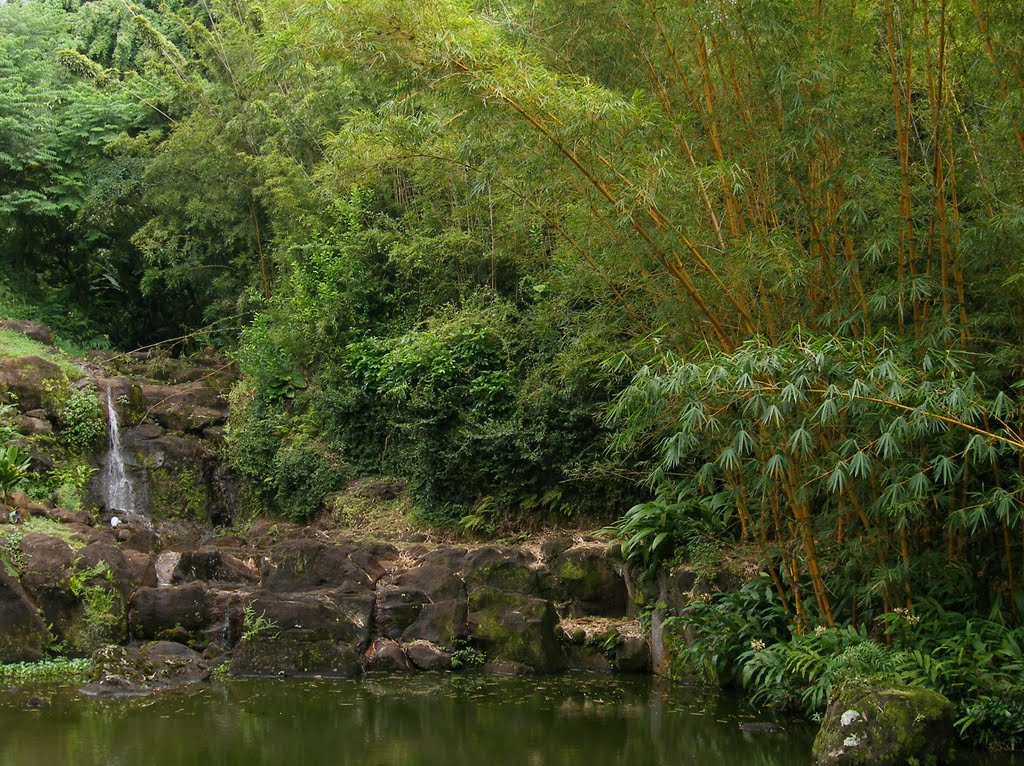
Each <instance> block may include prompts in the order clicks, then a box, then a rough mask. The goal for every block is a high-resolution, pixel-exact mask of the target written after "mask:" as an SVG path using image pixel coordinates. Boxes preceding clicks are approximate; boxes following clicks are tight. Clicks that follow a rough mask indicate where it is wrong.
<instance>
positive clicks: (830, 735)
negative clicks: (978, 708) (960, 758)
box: [813, 687, 955, 766]
mask: <svg viewBox="0 0 1024 766" xmlns="http://www.w3.org/2000/svg"><path fill="white" fill-rule="evenodd" d="M953 718H954V716H953V704H952V703H951V702H950V701H949V700H948V699H946V698H945V697H943V696H942V695H941V694H937V693H935V692H933V691H929V690H927V689H921V688H915V687H903V688H891V689H865V688H856V687H855V688H851V689H848V690H846V691H844V692H843V693H841V694H840V695H839V696H838V697H837V698H836V699H835V700H834V701H833V702H832V703H831V704H830V705H829V707H828V712H827V713H826V714H825V719H824V720H823V721H822V724H821V729H820V730H819V731H818V736H817V737H816V738H815V740H814V749H813V755H814V763H815V764H816V766H860V765H861V764H871V765H872V766H897V765H898V764H906V763H936V762H940V763H941V762H945V761H946V760H947V759H949V758H950V757H951V752H952V748H953V744H954V742H955V731H954V728H953Z"/></svg>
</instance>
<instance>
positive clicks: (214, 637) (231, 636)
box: [206, 590, 252, 653]
mask: <svg viewBox="0 0 1024 766" xmlns="http://www.w3.org/2000/svg"><path fill="white" fill-rule="evenodd" d="M251 598H252V597H251V594H249V593H247V592H245V591H240V590H209V591H207V592H206V608H207V613H208V616H209V620H208V627H207V629H206V635H207V638H208V640H209V645H208V647H207V651H208V652H216V651H217V650H218V648H219V651H220V653H223V652H225V651H228V650H229V649H231V647H233V646H234V645H235V644H236V643H238V641H239V639H241V637H242V635H243V634H244V633H245V630H246V625H245V607H246V604H248V603H249V601H250V600H251ZM211 647H212V649H211Z"/></svg>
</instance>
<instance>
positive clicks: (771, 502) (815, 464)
mask: <svg viewBox="0 0 1024 766" xmlns="http://www.w3.org/2000/svg"><path fill="white" fill-rule="evenodd" d="M912 353H913V352H912V351H910V350H908V349H907V348H906V347H904V346H901V345H900V344H898V343H897V342H896V341H895V340H894V339H893V338H892V337H890V336H888V335H885V334H882V335H880V336H879V337H877V338H874V339H861V340H859V341H856V342H854V341H849V340H845V339H840V338H836V337H832V336H823V337H813V336H811V337H809V336H807V335H806V334H804V333H800V332H794V333H793V334H792V335H791V336H790V337H789V338H788V339H787V341H786V342H785V343H774V344H770V343H768V342H766V341H763V340H754V341H750V342H748V343H746V344H744V345H743V346H741V347H740V348H739V349H737V350H736V351H735V352H733V353H729V354H726V353H721V354H715V355H712V356H710V357H708V358H698V359H695V360H693V361H689V360H683V359H679V358H676V357H674V356H672V355H671V354H669V355H666V356H665V358H664V360H663V365H662V366H661V368H660V369H655V368H654V367H645V368H643V369H642V370H641V371H640V372H639V373H638V374H637V375H636V377H635V379H634V381H633V384H632V385H631V386H630V387H629V388H628V389H627V390H626V391H625V392H624V393H623V394H622V396H621V397H620V398H619V399H618V401H617V402H616V404H615V406H614V408H613V410H612V413H611V417H612V419H613V421H614V422H615V423H617V424H618V425H619V429H620V430H619V433H618V435H617V437H616V438H617V441H616V446H617V447H618V448H619V449H620V450H622V451H624V452H626V453H633V454H638V455H652V453H653V455H652V459H651V460H650V462H649V466H650V473H649V481H650V482H651V484H652V486H653V487H654V489H655V492H656V494H657V500H655V501H654V503H652V504H648V505H642V506H638V507H637V508H635V509H633V510H632V511H631V512H630V513H629V514H628V515H627V516H626V517H625V518H624V519H623V520H622V521H621V522H620V523H619V525H618V526H617V528H616V530H615V531H616V532H617V534H618V535H619V536H620V538H621V539H623V541H624V544H625V547H626V548H627V550H628V551H629V552H630V553H633V552H634V550H637V549H639V550H641V551H643V550H646V551H647V552H648V554H649V552H650V549H651V548H653V547H654V542H655V541H658V542H659V543H661V544H664V543H663V541H665V540H669V541H672V542H675V543H679V542H682V541H683V536H684V530H685V529H686V528H687V527H686V525H687V524H688V525H690V526H693V525H698V524H699V525H703V527H704V528H705V529H707V530H708V536H709V537H710V538H712V539H717V540H721V541H729V540H731V539H735V538H736V537H737V536H739V537H745V538H746V539H747V540H750V541H752V542H753V543H755V544H756V545H757V546H758V548H759V550H760V552H761V555H762V563H763V565H764V566H766V567H771V568H773V569H777V570H779V571H780V572H786V571H788V570H792V568H793V567H792V565H793V562H794V561H795V562H796V564H797V566H798V568H799V570H801V571H804V572H808V574H809V577H810V583H809V585H810V591H811V593H812V594H813V603H811V604H810V605H808V604H807V603H806V602H805V603H804V608H805V609H807V610H812V609H813V610H815V613H816V614H817V615H818V619H820V621H821V622H822V623H824V624H826V625H828V624H830V622H831V621H833V620H835V619H836V618H838V617H840V615H841V614H842V612H841V611H840V610H843V609H850V608H851V607H852V605H853V604H856V607H857V609H858V611H859V612H860V614H861V616H862V618H863V617H864V616H865V615H871V614H881V613H882V612H888V611H891V607H893V606H895V604H894V603H893V599H894V594H895V593H896V592H897V591H898V590H901V591H904V592H912V590H914V589H916V588H919V587H920V588H922V589H924V590H925V592H928V593H930V594H932V595H933V596H934V597H936V598H938V597H939V590H940V589H946V588H949V589H950V591H949V592H946V593H944V594H943V595H944V597H945V598H946V599H947V603H950V601H949V599H959V600H961V603H964V605H965V606H967V607H968V608H978V607H981V608H983V609H987V608H988V606H990V604H984V603H981V604H978V603H974V602H973V600H974V599H976V598H977V597H978V594H977V591H973V592H972V591H971V590H970V589H969V588H967V587H965V586H968V585H969V578H965V577H963V575H964V574H965V573H964V572H963V571H962V570H960V569H953V568H951V567H949V566H946V565H944V564H943V563H942V561H943V555H944V553H945V551H946V540H948V539H950V538H957V539H959V540H962V541H963V542H962V544H963V545H965V546H967V548H966V550H967V551H968V552H969V553H970V555H977V556H979V557H981V558H980V559H979V561H985V562H986V563H985V564H984V565H982V566H981V567H980V568H981V569H982V571H983V576H987V577H989V578H996V579H998V578H1000V577H1001V576H1002V575H1003V574H1005V573H1006V571H1007V567H1008V566H1010V563H1009V560H1007V559H1005V555H1004V559H1003V560H1002V561H1000V560H999V559H998V558H995V559H993V557H992V551H993V546H994V544H996V541H995V539H994V536H993V531H994V530H997V529H1000V528H1004V529H1006V530H1007V534H1010V535H1012V534H1013V530H1018V529H1020V528H1021V527H1022V519H1024V514H1022V513H1021V508H1022V507H1024V506H1022V504H1021V501H1020V496H1019V494H1018V489H1019V487H1020V486H1022V482H1021V477H1020V476H1019V475H1018V473H1017V455H1018V452H1019V450H1021V449H1024V444H1021V443H1020V441H1019V438H1018V437H1017V436H1016V434H1015V431H1014V430H1013V429H1012V428H1009V427H1007V426H1006V425H1005V423H1006V418H1012V417H1014V416H1015V415H1014V414H1013V413H1016V411H1017V410H1016V408H1017V405H1016V403H1015V402H1014V400H1013V399H1012V398H1011V397H1010V396H1009V395H1007V394H1005V393H997V394H996V395H995V396H992V395H991V394H988V393H987V392H986V390H985V387H984V386H983V385H982V384H981V382H980V381H979V379H978V376H977V375H976V374H975V373H974V372H972V371H971V369H970V368H969V366H968V364H967V362H966V360H965V358H964V357H963V356H961V355H959V354H956V353H954V352H941V353H940V352H936V351H931V352H928V353H926V354H924V356H923V359H922V360H921V362H920V363H918V362H917V361H916V360H915V359H914V358H912V356H911V354H912ZM986 424H1001V425H999V426H994V427H991V428H987V427H986ZM965 492H966V493H967V494H966V497H968V498H969V501H970V502H969V503H968V504H966V505H965V504H964V503H963V498H964V496H965V495H964V493H965ZM839 529H842V530H843V531H842V533H841V534H838V536H837V532H838V530H839ZM910 529H919V530H920V529H923V530H926V531H925V534H923V535H921V534H917V535H914V536H913V537H911V536H910V535H909V534H908V530H910ZM833 538H838V540H841V541H842V542H841V544H840V543H839V542H838V541H837V543H835V544H832V543H830V539H833ZM1013 538H1014V539H1017V538H1019V535H1013ZM644 546H646V547H644ZM668 548H669V549H670V548H671V545H669V546H668ZM996 550H999V548H996ZM1003 552H1004V554H1006V552H1007V551H1006V550H1005V548H1004V549H1003ZM1009 555H1011V556H1014V555H1019V551H1013V550H1010V551H1009ZM823 570H825V571H827V572H829V573H831V576H832V579H831V580H830V585H828V586H826V584H825V579H824V578H827V577H829V575H828V574H826V575H824V576H823V577H822V578H820V579H816V578H818V577H819V575H818V574H817V573H818V572H821V571H823ZM954 573H955V575H954ZM954 576H955V577H957V578H960V580H959V583H957V582H954V581H953V580H952V579H949V578H953V577H954ZM807 586H808V583H802V582H799V581H795V582H792V581H791V582H789V583H788V587H789V588H791V589H797V588H801V589H802V588H806V587H807ZM982 587H984V586H982ZM829 589H831V590H832V591H833V592H834V593H836V594H838V596H837V598H835V599H832V598H829V597H828V595H827V592H828V590H829ZM956 590H959V591H960V592H959V593H956V592H955V591H956ZM797 595H799V594H797ZM1013 597H1014V598H1016V597H1017V596H1016V594H1013ZM794 598H796V596H794ZM968 599H970V600H971V601H968ZM808 600H810V599H808ZM1003 606H1004V607H1006V606H1009V605H1008V604H1006V603H1005V602H1004V604H1003Z"/></svg>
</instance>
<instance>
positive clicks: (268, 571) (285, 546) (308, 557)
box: [261, 539, 393, 593]
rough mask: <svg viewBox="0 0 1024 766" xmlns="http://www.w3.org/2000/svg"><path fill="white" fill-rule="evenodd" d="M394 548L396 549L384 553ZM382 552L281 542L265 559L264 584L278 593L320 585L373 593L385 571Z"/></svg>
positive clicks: (292, 541)
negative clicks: (380, 554)
mask: <svg viewBox="0 0 1024 766" xmlns="http://www.w3.org/2000/svg"><path fill="white" fill-rule="evenodd" d="M390 550H393V549H390V548H389V549H388V551H383V553H385V554H387V553H388V552H389V551H390ZM379 553H381V552H378V551H376V550H374V549H371V548H369V547H367V546H360V545H355V544H348V545H328V544H326V543H322V542H318V541H316V540H301V539H300V540H287V541H285V542H283V543H280V544H279V545H277V546H276V547H275V548H274V549H273V550H272V551H271V552H270V555H269V556H268V557H267V559H265V561H264V566H263V570H262V580H261V587H262V588H263V589H264V590H267V591H271V592H275V593H284V592H296V591H303V590H315V589H320V588H333V589H340V590H344V591H347V592H351V593H358V592H369V591H371V590H372V589H373V587H374V584H375V583H376V581H377V579H378V578H379V577H380V576H381V575H383V574H384V571H385V570H384V566H383V564H382V563H381V557H380V556H379V555H378V554H379Z"/></svg>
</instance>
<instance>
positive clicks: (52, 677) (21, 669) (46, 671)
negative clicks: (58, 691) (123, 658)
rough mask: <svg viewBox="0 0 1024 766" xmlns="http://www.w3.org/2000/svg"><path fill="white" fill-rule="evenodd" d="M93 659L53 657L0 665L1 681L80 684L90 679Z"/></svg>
mask: <svg viewBox="0 0 1024 766" xmlns="http://www.w3.org/2000/svg"><path fill="white" fill-rule="evenodd" d="M91 672H92V661H91V660H89V659H88V658H81V659H70V658H67V657H52V658H50V659H46V660H42V661H40V662H15V663H11V664H7V665H0V683H3V684H5V685H14V686H37V685H43V684H80V683H84V682H86V681H88V680H89V677H90V674H91Z"/></svg>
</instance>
